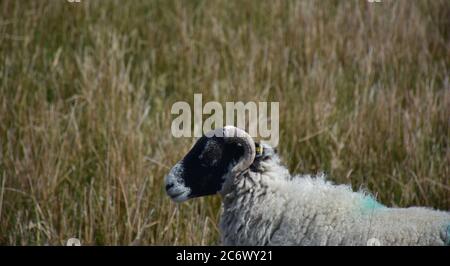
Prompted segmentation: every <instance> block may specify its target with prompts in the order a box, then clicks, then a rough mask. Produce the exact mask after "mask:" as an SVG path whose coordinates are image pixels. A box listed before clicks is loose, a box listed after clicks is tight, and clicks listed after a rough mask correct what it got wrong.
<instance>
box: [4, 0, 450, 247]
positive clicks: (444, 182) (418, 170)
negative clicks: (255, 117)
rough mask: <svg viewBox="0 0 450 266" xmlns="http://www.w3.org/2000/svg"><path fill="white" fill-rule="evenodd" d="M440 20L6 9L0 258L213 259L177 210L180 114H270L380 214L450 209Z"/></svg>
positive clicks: (198, 8)
mask: <svg viewBox="0 0 450 266" xmlns="http://www.w3.org/2000/svg"><path fill="white" fill-rule="evenodd" d="M449 18H450V4H449V2H448V1H447V0H433V1H416V0H414V1H407V0H398V1H388V0H383V2H382V3H374V4H370V3H368V2H367V1H362V0H361V1H120V0H117V1H86V0H82V2H81V3H78V4H77V3H73V4H71V3H68V2H67V1H63V0H60V1H54V0H40V1H34V0H33V1H31V0H30V1H22V0H21V1H17V0H3V1H1V2H0V60H1V61H0V244H13V245H30V244H32V245H45V244H50V245H58V244H64V243H65V241H66V240H67V239H68V238H70V237H78V238H80V239H81V241H82V243H83V244H84V245H95V244H104V245H129V244H151V245H155V244H167V245H178V244H187V245H191V244H193V245H201V244H216V243H218V229H217V221H218V217H219V209H220V199H219V198H218V197H209V198H201V199H195V200H192V201H189V202H186V203H183V204H182V205H175V204H173V203H172V202H171V201H170V200H169V199H168V197H167V196H166V195H165V193H164V188H163V184H162V182H163V176H164V175H165V173H166V172H167V167H170V166H171V165H173V163H175V162H176V161H177V160H178V159H180V157H181V156H182V154H183V153H185V152H186V151H187V150H188V149H189V147H190V145H191V144H192V141H193V140H188V139H174V138H173V137H171V135H170V124H171V120H172V118H173V117H172V116H171V114H170V107H171V105H172V103H174V102H175V101H179V100H187V101H189V102H192V100H193V93H194V92H202V93H203V100H204V102H205V101H208V100H217V101H220V102H222V103H223V102H225V101H227V100H233V101H237V100H242V101H249V100H251V101H279V102H280V120H281V123H280V129H281V132H280V135H281V136H280V145H279V150H280V153H281V154H282V156H283V157H284V160H285V162H286V163H287V165H288V167H289V169H290V170H291V171H292V172H295V173H311V172H313V173H314V172H317V171H325V172H327V173H329V175H330V179H332V180H334V181H335V182H338V183H351V184H352V186H353V187H354V188H355V189H357V188H360V187H364V188H368V189H369V190H371V191H372V192H373V193H374V194H375V195H377V197H378V198H379V200H381V201H382V202H383V203H384V204H387V205H395V206H410V205H424V206H432V207H435V208H440V209H447V210H448V209H449V208H450V181H449V179H450V147H449V140H450V126H449V123H450V121H449V118H450V81H449V64H450V21H449Z"/></svg>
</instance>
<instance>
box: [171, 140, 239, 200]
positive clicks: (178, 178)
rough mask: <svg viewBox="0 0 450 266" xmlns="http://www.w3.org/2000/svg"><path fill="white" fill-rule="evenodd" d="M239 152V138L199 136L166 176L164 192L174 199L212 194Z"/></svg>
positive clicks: (218, 188)
mask: <svg viewBox="0 0 450 266" xmlns="http://www.w3.org/2000/svg"><path fill="white" fill-rule="evenodd" d="M243 155H244V147H243V146H242V145H241V144H239V141H233V140H232V139H230V138H227V139H225V138H222V137H215V136H213V137H210V138H208V137H202V138H200V139H199V140H198V141H197V143H196V144H195V145H194V147H193V148H192V149H191V150H190V151H189V153H188V154H187V155H186V156H185V157H184V159H183V160H181V161H180V162H179V163H178V164H177V165H175V166H174V167H173V168H172V170H171V171H170V173H169V174H168V175H167V176H166V190H167V193H168V194H169V196H171V197H172V199H173V200H175V201H184V200H186V199H189V198H194V197H200V196H205V195H212V194H215V193H217V192H218V191H220V190H221V188H222V184H223V183H224V181H225V180H224V177H225V175H226V174H227V173H228V172H229V171H230V169H231V168H232V167H233V166H234V165H236V164H237V162H238V161H239V160H240V158H241V157H242V156H243Z"/></svg>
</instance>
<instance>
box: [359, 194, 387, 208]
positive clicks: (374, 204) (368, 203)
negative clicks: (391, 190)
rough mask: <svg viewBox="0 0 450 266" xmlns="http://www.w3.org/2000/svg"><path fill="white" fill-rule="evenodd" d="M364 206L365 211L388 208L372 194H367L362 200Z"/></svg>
mask: <svg viewBox="0 0 450 266" xmlns="http://www.w3.org/2000/svg"><path fill="white" fill-rule="evenodd" d="M362 208H363V210H364V211H372V210H376V209H381V208H386V206H384V205H383V204H381V203H379V202H378V201H377V200H376V199H374V198H373V197H372V196H365V197H364V198H363V201H362Z"/></svg>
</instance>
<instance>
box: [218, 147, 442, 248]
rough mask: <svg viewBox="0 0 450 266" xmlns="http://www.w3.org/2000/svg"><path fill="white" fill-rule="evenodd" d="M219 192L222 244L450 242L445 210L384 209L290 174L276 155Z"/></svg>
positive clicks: (343, 189) (343, 188)
mask: <svg viewBox="0 0 450 266" xmlns="http://www.w3.org/2000/svg"><path fill="white" fill-rule="evenodd" d="M258 167H259V168H258V169H259V170H258V171H251V170H249V171H246V172H244V173H242V174H241V175H240V176H238V177H235V178H234V179H233V180H234V182H232V183H233V184H232V185H231V186H230V188H229V189H227V191H226V192H223V193H222V194H223V195H222V196H223V213H222V216H221V221H220V229H221V232H222V242H223V244H224V245H367V244H368V241H369V239H376V240H377V241H379V243H380V244H381V245H449V244H450V235H449V234H450V214H449V213H448V212H443V211H437V210H432V209H429V208H421V207H411V208H405V209H402V208H388V207H385V206H383V205H381V204H380V203H378V202H377V201H376V200H375V199H374V198H373V197H372V196H370V195H368V194H366V193H364V192H353V191H352V189H351V188H350V187H349V186H347V185H333V184H331V183H330V182H327V181H326V180H325V178H324V176H317V177H311V176H309V175H304V176H294V177H291V175H290V174H289V172H288V170H287V169H286V168H285V167H283V166H281V164H280V160H279V158H278V156H277V155H272V156H271V157H270V158H269V159H268V160H265V161H262V162H261V163H260V165H259V166H258Z"/></svg>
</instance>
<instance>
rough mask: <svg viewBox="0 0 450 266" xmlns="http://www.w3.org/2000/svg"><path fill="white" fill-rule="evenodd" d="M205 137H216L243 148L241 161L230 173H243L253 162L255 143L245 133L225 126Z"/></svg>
mask: <svg viewBox="0 0 450 266" xmlns="http://www.w3.org/2000/svg"><path fill="white" fill-rule="evenodd" d="M205 135H206V136H207V137H212V135H214V136H216V137H224V138H225V141H226V142H229V143H231V142H235V143H236V144H237V145H242V147H243V148H244V155H243V156H242V159H241V160H240V161H239V162H238V163H237V164H236V165H235V166H234V167H233V169H232V170H231V172H233V173H234V174H237V173H239V172H242V171H244V170H245V169H247V168H248V167H250V165H251V164H252V163H253V161H254V160H255V155H256V151H255V142H254V141H253V139H252V137H251V136H250V135H249V134H248V133H247V132H245V131H244V130H242V129H240V128H237V127H234V126H225V127H224V128H218V129H216V130H213V131H211V132H209V133H206V134H205Z"/></svg>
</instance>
